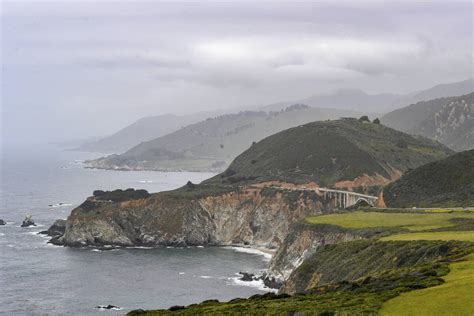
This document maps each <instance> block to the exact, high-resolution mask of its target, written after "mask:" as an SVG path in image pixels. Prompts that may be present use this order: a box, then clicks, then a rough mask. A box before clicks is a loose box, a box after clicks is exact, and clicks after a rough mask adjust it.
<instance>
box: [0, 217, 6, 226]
mask: <svg viewBox="0 0 474 316" xmlns="http://www.w3.org/2000/svg"><path fill="white" fill-rule="evenodd" d="M6 224H7V222H5V221H4V220H3V219H1V218H0V226H3V225H6Z"/></svg>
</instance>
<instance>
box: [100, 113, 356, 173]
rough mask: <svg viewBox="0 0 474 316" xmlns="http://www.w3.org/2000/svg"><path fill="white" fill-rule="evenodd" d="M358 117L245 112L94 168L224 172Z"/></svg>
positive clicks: (177, 133) (146, 145)
mask: <svg viewBox="0 0 474 316" xmlns="http://www.w3.org/2000/svg"><path fill="white" fill-rule="evenodd" d="M357 114H358V113H356V112H352V111H344V110H334V109H322V108H310V107H308V106H306V105H302V104H295V105H292V106H290V107H288V108H286V109H284V110H281V111H278V112H263V111H260V112H255V111H246V112H240V113H238V114H227V115H221V116H217V117H215V118H208V119H206V120H204V121H201V122H199V123H195V124H192V125H188V126H185V127H183V128H181V129H180V130H177V131H175V132H173V133H170V134H167V135H164V136H162V137H159V138H156V139H153V140H150V141H147V142H143V143H141V144H137V145H136V146H134V147H133V148H131V149H129V150H128V151H126V152H125V153H123V154H121V155H112V156H109V157H105V158H101V159H97V160H95V161H93V162H92V166H94V167H98V168H119V169H186V170H206V169H211V170H222V169H224V168H225V167H226V166H227V165H228V164H229V162H230V161H231V160H232V159H234V158H235V157H236V156H237V155H238V154H240V153H241V152H243V151H244V150H245V149H247V148H249V147H250V146H251V145H252V142H256V141H259V140H261V139H262V138H264V137H267V136H269V135H271V134H274V133H276V132H279V131H282V130H284V129H287V128H290V127H293V126H298V125H300V124H305V123H308V122H312V121H317V120H326V119H335V118H339V117H341V116H345V115H357Z"/></svg>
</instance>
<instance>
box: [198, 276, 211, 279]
mask: <svg viewBox="0 0 474 316" xmlns="http://www.w3.org/2000/svg"><path fill="white" fill-rule="evenodd" d="M199 277H200V278H201V279H214V277H212V276H210V275H200V276H199Z"/></svg>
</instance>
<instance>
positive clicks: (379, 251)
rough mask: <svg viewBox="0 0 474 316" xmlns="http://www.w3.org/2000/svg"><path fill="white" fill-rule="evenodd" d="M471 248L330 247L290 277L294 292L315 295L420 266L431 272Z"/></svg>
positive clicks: (367, 243)
mask: <svg viewBox="0 0 474 316" xmlns="http://www.w3.org/2000/svg"><path fill="white" fill-rule="evenodd" d="M469 246H470V243H468V242H456V241H450V242H443V241H434V242H433V241H416V242H411V241H404V242H380V241H377V242H374V241H373V240H359V241H352V242H348V243H340V244H334V245H327V246H325V247H324V248H323V249H322V250H321V251H318V252H317V253H316V254H315V255H313V256H311V257H310V258H308V259H306V260H305V262H304V263H303V264H302V265H301V266H300V267H298V269H296V270H295V271H294V272H293V274H292V276H291V277H290V279H291V283H292V284H294V286H293V288H292V291H294V292H296V293H305V292H308V291H311V289H312V288H313V287H314V286H315V285H316V284H317V285H318V286H321V285H328V284H332V283H338V282H342V281H351V282H352V281H355V280H359V279H361V278H372V277H373V278H377V277H378V276H379V275H381V274H382V275H384V274H385V273H387V272H388V271H389V272H390V273H389V274H392V275H393V273H394V270H395V271H396V270H398V269H400V270H405V269H408V270H411V269H413V268H414V267H417V266H423V267H425V268H427V269H429V268H430V267H431V266H432V265H433V264H434V262H437V261H438V260H439V258H443V259H442V260H445V259H446V257H450V256H452V255H453V254H456V256H458V255H466V254H467V253H468V252H464V251H460V249H465V248H467V247H469ZM336 262H337V265H335V263H336ZM418 272H421V270H418ZM315 277H316V278H315ZM312 282H314V283H315V284H314V285H313V284H312Z"/></svg>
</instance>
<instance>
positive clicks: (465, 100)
mask: <svg viewBox="0 0 474 316" xmlns="http://www.w3.org/2000/svg"><path fill="white" fill-rule="evenodd" d="M381 121H382V123H383V124H385V125H387V126H390V127H392V128H395V129H398V130H401V131H404V132H407V133H409V134H415V135H421V136H425V137H428V138H431V139H435V140H438V141H440V142H441V143H443V144H445V145H447V146H448V147H450V148H452V149H454V150H467V149H472V148H474V93H470V94H467V95H463V96H459V97H449V98H439V99H434V100H430V101H423V102H418V103H416V104H412V105H410V106H407V107H404V108H401V109H398V110H395V111H393V112H391V113H388V114H386V115H384V116H383V117H382V118H381Z"/></svg>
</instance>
